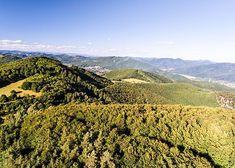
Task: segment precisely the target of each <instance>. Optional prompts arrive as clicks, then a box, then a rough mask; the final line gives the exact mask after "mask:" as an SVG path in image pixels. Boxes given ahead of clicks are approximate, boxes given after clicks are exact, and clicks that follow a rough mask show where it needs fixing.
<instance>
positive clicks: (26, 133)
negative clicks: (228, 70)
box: [0, 104, 235, 167]
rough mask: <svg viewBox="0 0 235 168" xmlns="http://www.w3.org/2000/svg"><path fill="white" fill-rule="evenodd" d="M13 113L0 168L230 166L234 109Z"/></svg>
mask: <svg viewBox="0 0 235 168" xmlns="http://www.w3.org/2000/svg"><path fill="white" fill-rule="evenodd" d="M15 117H17V118H15V120H12V119H11V118H9V119H7V120H5V121H4V125H1V127H0V128H1V131H0V137H1V141H0V165H1V167H4V166H8V167H9V166H10V167H18V166H21V167H31V166H38V167H64V166H65V167H120V166H121V167H122V166H123V167H133V166H134V165H136V166H137V165H138V166H139V167H149V166H151V167H233V166H235V157H234V156H235V146H234V141H235V136H234V134H233V132H234V131H235V129H234V128H235V123H234V118H235V113H234V111H229V110H223V109H211V108H192V107H182V106H170V105H168V106H152V105H95V104H89V105H86V104H80V105H77V104H68V105H65V106H58V107H53V108H50V109H48V110H45V111H38V112H34V113H30V114H28V116H26V117H23V116H22V114H20V113H17V115H15ZM11 120H12V121H11ZM19 121H21V122H19ZM12 124H15V125H18V129H15V128H14V127H11V125H12ZM4 128H5V129H4ZM7 128H8V129H7ZM12 129H15V130H14V132H15V134H14V135H18V136H14V135H12V134H11V131H12ZM5 142H6V143H5Z"/></svg>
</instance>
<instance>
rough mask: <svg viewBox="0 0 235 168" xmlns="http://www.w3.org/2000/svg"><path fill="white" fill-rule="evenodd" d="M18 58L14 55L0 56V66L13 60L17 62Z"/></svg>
mask: <svg viewBox="0 0 235 168" xmlns="http://www.w3.org/2000/svg"><path fill="white" fill-rule="evenodd" d="M19 59H20V58H19V57H17V56H14V55H7V54H0V64H2V63H7V62H11V61H15V60H19Z"/></svg>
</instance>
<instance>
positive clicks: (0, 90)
mask: <svg viewBox="0 0 235 168" xmlns="http://www.w3.org/2000/svg"><path fill="white" fill-rule="evenodd" d="M25 81H26V79H24V80H20V81H18V82H15V83H11V84H9V85H7V86H5V87H2V88H0V95H6V96H9V95H10V94H11V91H12V90H15V91H16V92H19V95H20V96H26V95H31V96H35V97H39V96H41V93H36V92H34V91H32V90H23V89H21V88H20V87H21V86H22V84H23V83H24V82H25Z"/></svg>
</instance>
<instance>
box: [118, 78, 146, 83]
mask: <svg viewBox="0 0 235 168" xmlns="http://www.w3.org/2000/svg"><path fill="white" fill-rule="evenodd" d="M122 81H124V82H130V83H149V82H146V81H144V80H140V79H135V78H130V79H122Z"/></svg>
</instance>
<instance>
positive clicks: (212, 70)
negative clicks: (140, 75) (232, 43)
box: [0, 50, 235, 83]
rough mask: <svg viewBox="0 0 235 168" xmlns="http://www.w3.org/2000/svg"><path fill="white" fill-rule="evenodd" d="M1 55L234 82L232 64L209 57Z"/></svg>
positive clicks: (17, 53) (30, 53) (11, 52)
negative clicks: (195, 58)
mask: <svg viewBox="0 0 235 168" xmlns="http://www.w3.org/2000/svg"><path fill="white" fill-rule="evenodd" d="M0 55H2V56H6V55H8V56H11V59H9V60H14V59H18V58H26V57H38V56H46V57H49V58H53V59H57V60H59V61H61V62H63V63H64V64H67V65H78V66H81V67H83V68H89V69H90V70H92V69H95V70H96V71H97V69H105V70H115V69H123V68H133V69H139V70H144V71H148V72H158V73H159V74H164V75H165V76H167V77H169V76H171V77H172V78H173V79H174V78H183V76H179V74H183V75H190V76H194V77H197V78H200V79H205V80H215V81H221V82H230V83H235V75H234V74H235V64H234V63H215V62H212V61H208V60H195V61H192V60H183V59H179V58H178V59H173V58H144V57H142V58H140V57H118V56H106V57H95V56H82V55H69V54H52V53H41V52H22V51H8V50H2V51H0ZM14 57H15V58H14ZM1 59H2V58H0V62H1ZM92 67H95V68H92ZM173 74H174V75H173Z"/></svg>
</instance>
